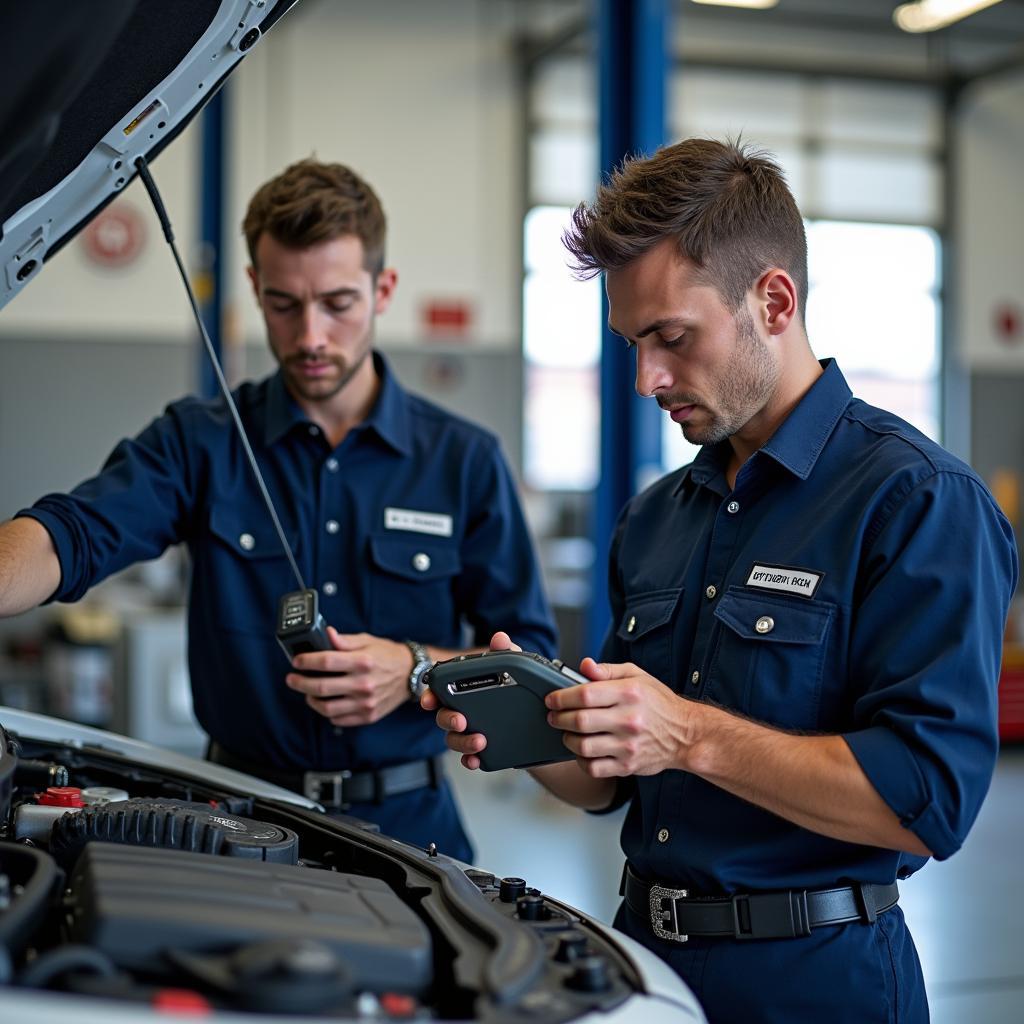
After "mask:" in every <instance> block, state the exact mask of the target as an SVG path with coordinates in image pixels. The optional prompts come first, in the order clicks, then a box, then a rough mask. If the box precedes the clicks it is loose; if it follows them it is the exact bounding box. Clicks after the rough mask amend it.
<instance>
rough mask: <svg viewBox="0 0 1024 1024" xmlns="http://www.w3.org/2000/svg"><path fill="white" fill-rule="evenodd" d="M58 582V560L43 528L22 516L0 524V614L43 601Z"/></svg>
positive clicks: (25, 609) (25, 608)
mask: <svg viewBox="0 0 1024 1024" xmlns="http://www.w3.org/2000/svg"><path fill="white" fill-rule="evenodd" d="M58 586H60V562H59V560H58V559H57V552H56V550H55V549H54V547H53V541H52V540H51V538H50V534H49V532H48V531H47V530H46V528H45V527H44V526H43V525H42V524H41V523H39V522H37V521H36V520H35V519H29V518H26V517H22V518H20V519H12V520H10V522H6V523H3V524H2V525H0V616H7V615H17V614H19V613H20V612H25V611H28V610H29V608H34V607H35V606H36V605H37V604H41V603H42V602H43V601H45V600H46V599H47V598H48V597H49V596H50V595H51V594H53V592H54V591H55V590H56V589H57V587H58Z"/></svg>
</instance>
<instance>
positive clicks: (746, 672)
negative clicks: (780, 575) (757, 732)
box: [705, 589, 836, 729]
mask: <svg viewBox="0 0 1024 1024" xmlns="http://www.w3.org/2000/svg"><path fill="white" fill-rule="evenodd" d="M835 614H836V606H835V605H834V604H831V603H829V602H827V601H814V602H809V601H807V602H805V601H800V600H799V599H797V598H793V599H786V598H781V597H775V596H772V595H768V594H761V593H753V592H748V591H743V590H733V589H730V590H729V591H727V592H726V593H725V594H723V595H722V598H721V601H720V602H719V605H718V607H717V608H716V609H715V618H716V619H718V622H719V624H720V625H719V629H718V643H717V646H716V649H715V651H714V654H713V660H712V663H711V667H710V670H709V673H708V687H707V689H706V691H705V695H706V696H707V697H708V698H709V699H711V700H714V701H717V702H720V703H721V704H723V705H725V706H726V707H730V708H734V709H735V710H737V711H740V712H742V713H743V714H745V715H749V716H750V717H751V718H755V719H757V720H759V721H762V722H766V723H769V724H771V725H778V726H782V727H784V728H791V729H816V728H818V723H819V716H820V705H821V685H822V672H823V668H824V664H825V658H826V654H827V643H828V635H829V627H830V626H831V624H832V620H833V618H834V617H835Z"/></svg>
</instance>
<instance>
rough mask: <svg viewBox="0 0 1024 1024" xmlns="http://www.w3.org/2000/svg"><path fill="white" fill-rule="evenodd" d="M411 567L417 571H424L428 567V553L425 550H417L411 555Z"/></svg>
mask: <svg viewBox="0 0 1024 1024" xmlns="http://www.w3.org/2000/svg"><path fill="white" fill-rule="evenodd" d="M412 567H413V568H414V569H415V570H416V571H417V572H426V571H427V570H428V569H429V568H430V555H428V554H427V553H426V552H425V551H417V552H416V554H415V555H413V556H412Z"/></svg>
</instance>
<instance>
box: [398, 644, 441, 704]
mask: <svg viewBox="0 0 1024 1024" xmlns="http://www.w3.org/2000/svg"><path fill="white" fill-rule="evenodd" d="M403 643H404V644H405V646H406V647H408V648H409V650H410V651H412V671H411V672H410V673H409V699H410V700H415V701H418V700H419V699H420V697H421V696H422V695H423V691H424V690H425V689H426V688H427V684H426V683H424V682H423V676H424V675H425V674H426V672H427V669H428V668H430V667H431V665H433V664H434V661H433V659H432V658H431V657H430V655H429V654H428V653H427V649H426V647H424V646H423V644H419V643H417V642H416V641H415V640H405V641H403Z"/></svg>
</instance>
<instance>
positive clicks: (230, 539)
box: [210, 504, 297, 560]
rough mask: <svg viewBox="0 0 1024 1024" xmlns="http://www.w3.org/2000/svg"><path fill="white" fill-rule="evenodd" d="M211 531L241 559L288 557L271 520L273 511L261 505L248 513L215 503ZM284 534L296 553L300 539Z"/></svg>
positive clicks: (211, 512) (211, 514)
mask: <svg viewBox="0 0 1024 1024" xmlns="http://www.w3.org/2000/svg"><path fill="white" fill-rule="evenodd" d="M210 532H211V533H212V534H213V535H214V536H215V537H218V538H219V539H220V540H221V541H222V542H223V543H224V544H226V545H227V546H228V547H229V548H230V549H231V550H232V551H233V552H234V553H235V554H236V555H238V556H239V557H241V558H246V559H249V560H257V559H261V558H287V557H288V556H287V555H286V554H285V550H284V548H283V547H282V546H281V538H280V537H279V536H278V535H277V530H275V529H274V524H273V523H272V522H271V521H270V513H269V512H267V511H266V510H265V509H264V508H263V505H262V504H260V505H259V507H258V508H256V509H255V510H254V511H252V512H248V513H241V512H240V511H239V510H238V509H237V508H225V507H220V506H216V505H215V506H214V507H213V508H212V509H211V510H210ZM285 536H286V538H287V540H288V546H289V547H290V548H291V550H292V554H294V553H295V550H296V540H297V538H296V537H295V536H294V535H292V536H288V534H287V533H286V534H285Z"/></svg>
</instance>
